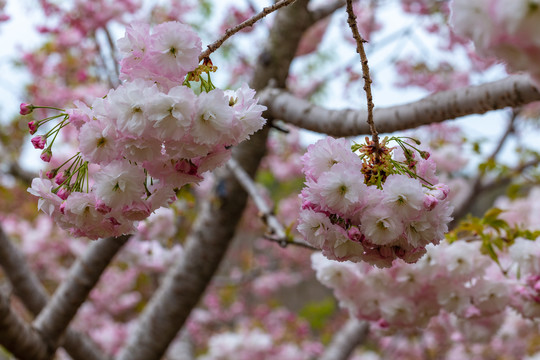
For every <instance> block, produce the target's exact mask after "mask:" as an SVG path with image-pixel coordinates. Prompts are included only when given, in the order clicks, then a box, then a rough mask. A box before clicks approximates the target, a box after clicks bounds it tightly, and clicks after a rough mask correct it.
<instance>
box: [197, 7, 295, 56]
mask: <svg viewBox="0 0 540 360" xmlns="http://www.w3.org/2000/svg"><path fill="white" fill-rule="evenodd" d="M295 1H296V0H280V1H278V2H276V3H275V4H274V5H271V6H267V7H265V8H264V9H263V10H262V11H261V12H260V13H258V14H256V15H254V16H252V17H251V18H249V19H247V20H245V21H243V22H241V23H240V24H238V25H236V26H234V27H232V28H228V29H227V30H225V34H224V35H223V36H222V37H221V38H219V39H218V40H216V41H214V42H213V43H211V44H210V45H208V46H207V49H206V50H205V51H203V52H202V53H201V55H199V61H202V60H203V59H204V58H206V57H208V56H210V54H211V53H213V52H214V51H216V50H217V49H219V47H220V46H221V45H222V44H223V43H224V42H225V40H227V39H228V38H230V37H231V36H233V35H234V34H236V33H237V32H239V31H240V30H242V29H244V28H246V27H248V26H253V24H255V23H256V22H257V21H259V20H261V19H262V18H263V17H265V16H266V15H268V14H271V13H273V12H274V11H276V10H278V9H279V8H282V7H284V6H287V5H290V4H292V3H294V2H295Z"/></svg>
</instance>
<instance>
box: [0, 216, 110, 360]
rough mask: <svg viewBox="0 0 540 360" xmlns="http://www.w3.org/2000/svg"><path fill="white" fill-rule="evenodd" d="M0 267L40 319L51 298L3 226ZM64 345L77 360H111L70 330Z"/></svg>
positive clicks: (83, 336) (86, 338)
mask: <svg viewBox="0 0 540 360" xmlns="http://www.w3.org/2000/svg"><path fill="white" fill-rule="evenodd" d="M0 266H1V267H2V268H3V270H4V272H5V274H6V275H7V277H8V279H9V281H10V283H11V285H12V287H13V290H14V292H15V295H17V297H18V298H19V299H20V300H21V301H22V302H23V304H24V305H25V306H26V308H27V309H28V310H29V311H30V312H31V313H32V314H34V315H36V316H37V315H38V314H39V312H40V311H41V310H42V309H43V308H44V307H45V305H46V304H47V302H48V300H49V295H48V294H47V292H46V291H45V288H44V287H43V285H41V283H40V282H39V280H38V279H37V277H36V276H35V274H34V273H33V272H32V271H31V270H30V269H29V267H28V264H27V262H26V260H25V259H24V256H23V255H22V254H21V252H20V251H19V250H18V249H17V248H16V247H15V246H14V244H13V243H12V242H11V241H10V240H9V239H8V237H7V236H6V234H5V233H4V231H3V229H2V227H1V226H0ZM62 346H63V347H64V348H65V349H66V351H67V352H68V353H69V355H70V356H71V357H72V358H73V359H75V360H102V359H108V357H107V356H105V354H103V353H102V352H101V350H100V349H99V347H98V346H97V345H96V344H95V343H93V342H92V341H91V340H90V338H88V337H87V336H85V335H84V334H82V333H79V332H77V331H75V330H72V329H69V328H68V330H67V332H66V335H65V337H64V338H63V340H62Z"/></svg>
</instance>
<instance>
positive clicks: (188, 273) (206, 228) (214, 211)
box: [118, 0, 313, 360]
mask: <svg viewBox="0 0 540 360" xmlns="http://www.w3.org/2000/svg"><path fill="white" fill-rule="evenodd" d="M307 3H308V0H298V1H296V2H295V3H294V4H293V5H291V6H289V7H287V8H284V9H281V10H280V11H278V12H277V15H276V19H275V22H274V26H273V28H272V31H271V34H270V37H269V40H268V44H267V46H266V48H265V49H264V50H263V52H262V53H261V55H260V57H259V60H258V64H257V67H256V69H255V75H254V78H253V80H252V82H251V87H253V88H254V89H255V90H260V89H262V88H264V87H266V86H267V85H268V83H269V82H270V80H274V82H275V86H280V87H284V85H285V80H286V78H287V75H288V71H289V66H290V63H291V61H292V58H293V56H294V54H295V53H296V48H297V46H298V42H299V40H300V37H301V35H302V33H303V32H304V31H305V30H306V29H307V28H308V27H309V26H310V25H312V23H313V20H312V18H311V16H310V14H309V12H308V11H307ZM268 131H269V128H268V126H267V127H265V128H264V129H263V130H261V131H259V132H258V133H256V134H254V135H253V136H252V137H251V139H250V140H249V141H246V142H244V143H242V144H240V145H239V146H238V147H237V148H236V149H235V150H234V152H233V156H234V158H235V160H236V161H237V162H238V163H240V164H242V166H243V167H244V169H245V171H246V172H247V173H248V174H249V175H250V176H251V177H253V176H254V174H255V172H256V171H257V168H258V166H259V163H260V161H261V159H262V157H263V156H264V154H265V152H266V139H267V136H268ZM216 184H217V186H216V190H215V192H214V194H215V198H214V199H212V200H210V201H208V202H206V203H204V204H203V205H202V210H201V212H200V213H199V217H198V219H197V220H196V222H195V224H194V226H193V230H192V232H191V234H190V235H189V236H188V239H187V243H186V248H185V252H184V255H183V257H182V259H180V261H179V262H178V263H176V264H175V265H174V266H173V267H172V268H171V269H170V270H169V272H168V273H167V276H166V277H165V279H164V281H163V283H162V285H161V286H160V288H159V289H158V291H157V292H156V293H155V294H154V296H153V297H152V299H151V301H150V303H149V304H148V305H147V307H146V309H145V310H144V312H143V314H142V315H141V317H140V318H139V324H138V326H137V329H136V331H135V332H134V333H133V334H131V336H130V338H129V339H128V342H127V345H126V347H125V348H124V349H123V351H122V352H121V353H120V355H119V356H118V359H119V360H127V359H130V360H138V359H140V360H143V359H144V360H154V359H156V360H157V359H159V358H160V357H161V356H162V355H163V354H164V353H165V351H166V349H167V347H168V345H169V344H170V343H171V341H172V340H173V339H174V337H175V336H176V334H177V332H178V331H179V329H180V328H181V327H182V326H183V324H184V323H185V321H186V319H187V317H188V316H189V314H190V313H191V311H192V309H193V308H194V307H195V306H196V304H197V303H198V301H199V300H200V298H201V297H202V295H203V293H204V290H205V289H206V287H207V286H208V284H209V283H210V281H211V279H212V277H213V275H214V273H215V272H216V270H217V268H218V266H219V264H220V262H221V260H222V259H223V257H224V255H225V252H226V250H227V248H228V246H229V244H230V243H231V240H232V238H233V236H234V232H235V229H236V226H237V224H238V222H239V220H240V218H241V215H242V213H243V211H244V208H245V205H246V202H247V194H246V192H245V191H244V189H243V188H242V186H241V185H240V184H239V183H238V182H237V180H236V178H235V176H234V174H233V173H232V172H230V171H228V170H227V169H223V170H222V173H221V174H218V178H217V180H216Z"/></svg>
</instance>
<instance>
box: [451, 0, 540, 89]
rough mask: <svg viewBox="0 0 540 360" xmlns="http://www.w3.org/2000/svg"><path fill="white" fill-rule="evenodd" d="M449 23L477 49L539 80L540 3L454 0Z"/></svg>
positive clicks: (514, 69)
mask: <svg viewBox="0 0 540 360" xmlns="http://www.w3.org/2000/svg"><path fill="white" fill-rule="evenodd" d="M451 7H452V19H451V21H452V25H453V27H454V31H455V32H456V33H458V34H459V35H462V36H464V37H467V38H470V39H472V41H473V42H474V45H475V47H476V50H477V51H478V53H479V54H480V55H482V56H485V57H496V58H499V59H502V60H503V61H504V62H505V63H506V64H507V66H508V68H509V69H510V70H511V71H527V72H529V73H530V74H531V76H532V78H533V80H534V81H536V83H537V84H540V65H539V64H540V61H539V59H540V40H539V39H538V31H539V30H540V3H539V2H538V1H537V0H454V1H453V2H452V5H451Z"/></svg>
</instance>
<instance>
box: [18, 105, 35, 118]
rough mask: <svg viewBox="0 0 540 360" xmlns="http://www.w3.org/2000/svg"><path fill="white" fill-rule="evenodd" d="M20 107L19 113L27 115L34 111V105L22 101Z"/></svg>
mask: <svg viewBox="0 0 540 360" xmlns="http://www.w3.org/2000/svg"><path fill="white" fill-rule="evenodd" d="M20 108H21V111H20V114H21V115H28V114H30V113H31V112H32V111H34V105H32V104H27V103H22V104H21V107H20Z"/></svg>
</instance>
